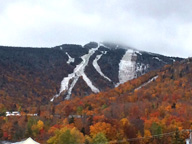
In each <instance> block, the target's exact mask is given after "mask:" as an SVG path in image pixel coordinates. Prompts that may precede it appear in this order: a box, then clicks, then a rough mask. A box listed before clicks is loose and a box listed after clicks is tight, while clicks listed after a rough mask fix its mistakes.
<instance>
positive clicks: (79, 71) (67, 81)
mask: <svg viewBox="0 0 192 144" xmlns="http://www.w3.org/2000/svg"><path fill="white" fill-rule="evenodd" d="M99 47H100V44H98V47H97V48H92V49H90V50H89V52H88V54H85V55H83V56H82V57H81V59H82V62H81V63H80V64H78V65H77V66H76V67H75V69H74V70H73V73H71V74H68V76H67V77H64V78H63V80H62V81H61V88H60V92H59V94H57V95H55V96H54V97H53V98H52V99H51V100H50V101H53V100H54V99H55V98H57V97H58V96H60V94H61V93H62V92H63V91H67V96H66V98H65V99H70V96H71V92H72V90H73V88H74V86H75V84H76V83H77V81H78V79H79V77H81V76H82V77H83V80H84V81H85V82H86V83H87V85H88V86H89V87H90V88H91V90H92V91H93V92H95V93H97V92H99V89H97V88H96V87H95V86H94V85H93V84H92V82H91V81H90V80H89V78H88V77H87V76H86V75H85V73H84V70H85V67H86V66H87V64H88V62H89V59H90V57H91V56H92V55H93V54H94V53H95V51H97V50H98V48H99ZM71 81H72V82H71Z"/></svg>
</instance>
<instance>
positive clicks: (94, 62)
mask: <svg viewBox="0 0 192 144" xmlns="http://www.w3.org/2000/svg"><path fill="white" fill-rule="evenodd" d="M105 52H106V51H105ZM102 55H103V54H100V55H97V56H96V58H95V59H94V60H93V66H94V68H95V69H96V71H97V72H98V73H99V74H100V75H101V76H102V77H104V78H105V79H107V80H108V81H110V82H111V79H110V78H108V77H107V76H105V74H104V73H103V72H102V71H101V68H100V66H99V64H98V63H97V62H98V60H99V59H100V58H101V57H102Z"/></svg>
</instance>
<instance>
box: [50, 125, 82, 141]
mask: <svg viewBox="0 0 192 144" xmlns="http://www.w3.org/2000/svg"><path fill="white" fill-rule="evenodd" d="M84 139H85V138H84V136H83V134H82V133H81V132H80V131H79V130H77V129H76V128H72V129H71V128H67V127H64V128H62V129H60V130H56V131H55V135H54V136H53V137H51V138H50V139H49V140H48V141H47V143H48V144H79V143H84V141H85V140H84Z"/></svg>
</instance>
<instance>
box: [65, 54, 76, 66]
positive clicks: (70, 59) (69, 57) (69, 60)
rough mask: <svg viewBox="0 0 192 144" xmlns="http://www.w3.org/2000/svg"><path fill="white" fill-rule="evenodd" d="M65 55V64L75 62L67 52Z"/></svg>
mask: <svg viewBox="0 0 192 144" xmlns="http://www.w3.org/2000/svg"><path fill="white" fill-rule="evenodd" d="M66 55H67V56H68V61H67V64H70V63H73V62H74V61H75V59H74V58H72V57H71V56H70V55H69V54H68V53H67V52H66Z"/></svg>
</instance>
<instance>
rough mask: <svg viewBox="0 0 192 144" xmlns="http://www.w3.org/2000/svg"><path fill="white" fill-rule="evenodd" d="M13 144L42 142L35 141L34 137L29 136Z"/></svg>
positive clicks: (36, 143)
mask: <svg viewBox="0 0 192 144" xmlns="http://www.w3.org/2000/svg"><path fill="white" fill-rule="evenodd" d="M11 144H40V143H38V142H36V141H34V140H33V139H32V138H30V137H29V138H28V139H26V140H24V141H21V142H16V143H11Z"/></svg>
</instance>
